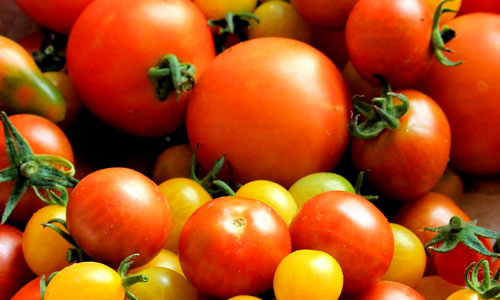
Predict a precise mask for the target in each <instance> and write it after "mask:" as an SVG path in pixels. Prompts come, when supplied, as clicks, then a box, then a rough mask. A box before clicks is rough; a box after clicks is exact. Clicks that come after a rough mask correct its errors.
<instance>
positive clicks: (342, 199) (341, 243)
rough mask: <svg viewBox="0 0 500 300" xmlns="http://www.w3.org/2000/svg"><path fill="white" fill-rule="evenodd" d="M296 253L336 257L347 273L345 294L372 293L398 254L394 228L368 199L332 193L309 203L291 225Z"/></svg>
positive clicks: (345, 193)
mask: <svg viewBox="0 0 500 300" xmlns="http://www.w3.org/2000/svg"><path fill="white" fill-rule="evenodd" d="M290 234H291V236H292V245H293V249H294V250H300V249H314V250H321V251H325V252H327V253H328V254H330V255H331V256H333V257H334V258H335V259H336V260H337V261H338V262H339V264H340V266H341V267H342V272H343V273H344V287H343V292H344V293H348V294H352V293H359V292H361V291H362V290H366V289H368V288H369V287H370V286H372V285H373V284H375V283H376V282H377V281H378V280H380V279H381V278H382V276H383V275H384V274H385V272H386V271H387V269H388V268H389V266H390V264H391V260H392V256H393V253H394V238H393V236H392V231H391V226H390V225H389V222H388V221H387V219H386V217H385V216H384V215H383V213H382V212H381V211H380V210H379V209H378V208H377V207H375V205H373V204H372V203H371V202H369V201H368V200H366V199H365V198H363V197H361V196H359V195H356V194H353V193H349V192H344V191H330V192H325V193H322V194H319V195H317V196H314V197H313V198H311V199H309V201H307V202H306V203H305V204H304V205H303V206H302V207H301V208H300V209H299V211H298V212H297V214H296V215H295V218H294V219H293V221H292V224H291V225H290Z"/></svg>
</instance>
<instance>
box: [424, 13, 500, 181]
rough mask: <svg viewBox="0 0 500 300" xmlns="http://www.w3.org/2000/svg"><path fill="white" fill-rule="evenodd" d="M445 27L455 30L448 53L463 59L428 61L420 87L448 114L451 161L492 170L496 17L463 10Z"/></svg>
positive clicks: (497, 91)
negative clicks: (453, 62)
mask: <svg viewBox="0 0 500 300" xmlns="http://www.w3.org/2000/svg"><path fill="white" fill-rule="evenodd" d="M447 26H449V27H451V28H453V29H454V30H455V31H456V32H458V33H459V34H457V37H456V38H455V39H453V40H452V41H451V42H450V43H449V48H451V49H453V50H454V51H455V54H450V55H449V58H450V59H452V60H463V61H465V62H466V63H464V64H462V65H460V66H458V67H455V68H453V70H452V69H451V68H444V67H443V66H440V65H439V64H437V63H433V64H432V67H431V69H430V71H429V74H428V75H427V76H426V78H425V80H424V81H423V82H422V83H421V87H420V88H421V89H422V90H423V91H424V92H425V93H427V94H428V95H429V96H430V97H432V98H433V99H434V100H436V102H437V103H438V104H439V106H440V107H441V108H442V109H443V111H444V113H445V114H446V116H447V117H448V120H449V122H450V127H451V134H452V137H453V139H452V142H451V153H450V160H451V165H452V166H453V167H454V168H455V169H456V170H458V171H463V172H466V173H472V174H496V173H498V172H500V156H499V155H498V150H499V149H500V140H499V139H498V138H497V137H498V136H500V128H499V127H498V126H496V123H495V121H494V120H496V119H498V118H500V110H498V107H497V106H498V101H497V100H496V99H498V97H500V87H499V85H498V84H497V82H496V81H495V78H496V77H498V76H499V72H500V55H499V53H498V51H497V47H498V40H497V38H496V37H497V36H498V35H499V34H500V16H499V15H496V14H487V13H477V14H468V15H463V16H461V17H458V18H455V19H453V20H451V21H450V22H448V23H447ZM484 28H489V29H488V30H484ZM470 99H477V100H476V101H470ZM485 114H487V115H488V117H487V118H485V117H484V116H485Z"/></svg>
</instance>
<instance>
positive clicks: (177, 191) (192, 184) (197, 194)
mask: <svg viewBox="0 0 500 300" xmlns="http://www.w3.org/2000/svg"><path fill="white" fill-rule="evenodd" d="M159 187H160V191H161V192H162V193H163V195H165V197H166V198H167V201H168V205H169V207H170V212H171V214H172V225H171V227H170V235H169V236H168V240H167V244H166V246H165V249H167V250H170V251H172V252H175V253H177V243H178V241H179V235H180V233H181V230H182V227H183V226H184V223H186V221H187V219H188V218H189V216H191V214H192V213H193V212H194V211H195V210H196V209H197V208H198V207H200V206H202V205H203V204H204V203H206V202H208V201H210V200H212V197H211V196H210V194H208V192H207V191H205V189H203V187H202V186H201V185H199V184H198V183H197V182H196V181H194V180H191V179H188V178H172V179H169V180H167V181H165V182H163V183H161V184H160V185H159Z"/></svg>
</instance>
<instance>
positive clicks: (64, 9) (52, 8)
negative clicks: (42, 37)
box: [15, 0, 93, 34]
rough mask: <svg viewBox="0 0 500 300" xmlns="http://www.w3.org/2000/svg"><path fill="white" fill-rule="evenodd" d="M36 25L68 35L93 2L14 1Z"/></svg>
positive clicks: (73, 0)
mask: <svg viewBox="0 0 500 300" xmlns="http://www.w3.org/2000/svg"><path fill="white" fill-rule="evenodd" d="M15 1H16V3H17V5H19V7H20V8H21V9H22V10H23V11H24V12H25V13H26V14H27V15H28V16H29V17H30V18H31V19H33V21H35V22H36V23H37V24H38V25H41V26H43V27H46V28H49V29H52V30H54V31H56V32H60V33H64V34H68V33H69V32H70V31H71V28H72V26H73V24H74V23H75V21H76V19H77V18H78V16H79V15H80V13H81V12H82V11H83V9H84V8H85V7H86V6H87V5H88V4H89V3H90V2H92V1H93V0H71V1H58V0H15Z"/></svg>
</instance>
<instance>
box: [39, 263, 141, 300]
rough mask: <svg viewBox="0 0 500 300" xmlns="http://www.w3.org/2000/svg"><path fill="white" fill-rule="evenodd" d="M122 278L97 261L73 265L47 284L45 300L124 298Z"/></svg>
mask: <svg viewBox="0 0 500 300" xmlns="http://www.w3.org/2000/svg"><path fill="white" fill-rule="evenodd" d="M138 284H143V283H138ZM124 298H125V288H124V287H123V286H122V278H121V277H120V275H118V273H117V272H116V271H115V270H113V269H111V268H110V267H108V266H106V265H104V264H101V263H97V262H83V263H78V264H74V265H71V266H69V267H66V268H64V269H63V270H62V271H60V272H59V273H57V275H56V276H54V278H52V280H51V281H50V282H49V284H48V285H47V290H46V292H45V298H44V300H69V299H71V300H102V299H106V300H123V299H124Z"/></svg>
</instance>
